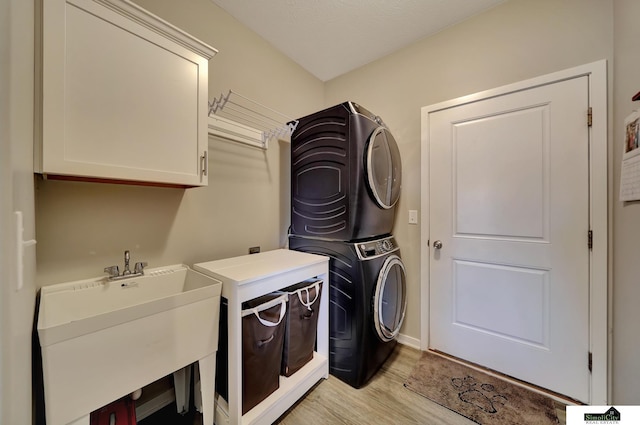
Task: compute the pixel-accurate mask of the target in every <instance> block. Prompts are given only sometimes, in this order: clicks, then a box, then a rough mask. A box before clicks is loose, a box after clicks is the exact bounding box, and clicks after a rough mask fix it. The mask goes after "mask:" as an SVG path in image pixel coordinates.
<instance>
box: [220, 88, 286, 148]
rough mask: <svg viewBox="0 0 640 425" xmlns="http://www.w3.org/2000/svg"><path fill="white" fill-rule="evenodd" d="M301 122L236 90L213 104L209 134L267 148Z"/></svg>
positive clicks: (230, 91) (222, 95) (222, 96)
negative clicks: (272, 140)
mask: <svg viewBox="0 0 640 425" xmlns="http://www.w3.org/2000/svg"><path fill="white" fill-rule="evenodd" d="M297 126H298V121H297V120H294V119H291V118H289V117H287V116H286V115H284V114H282V113H280V112H278V111H276V110H274V109H271V108H269V107H267V106H265V105H263V104H261V103H258V102H256V101H254V100H251V99H249V98H248V97H245V96H242V95H241V94H238V93H236V92H234V91H232V90H229V92H228V93H227V94H226V95H224V94H220V97H219V98H214V99H213V100H212V101H210V102H209V134H212V135H216V136H220V137H224V138H227V139H231V140H234V141H237V142H240V143H244V144H247V145H251V146H256V147H259V148H261V149H267V148H268V143H269V140H270V139H272V138H282V137H288V136H290V135H291V133H292V132H293V131H294V130H295V129H296V127H297Z"/></svg>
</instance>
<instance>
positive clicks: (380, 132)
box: [367, 127, 402, 209]
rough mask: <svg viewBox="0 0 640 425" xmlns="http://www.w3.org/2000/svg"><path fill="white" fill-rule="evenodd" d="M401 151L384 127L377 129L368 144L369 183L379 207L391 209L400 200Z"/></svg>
mask: <svg viewBox="0 0 640 425" xmlns="http://www.w3.org/2000/svg"><path fill="white" fill-rule="evenodd" d="M401 173H402V168H401V163H400V151H399V150H398V144H397V143H396V139H394V138H393V136H392V135H391V132H390V131H389V130H387V129H386V128H384V127H378V128H376V129H375V131H374V132H373V133H371V136H370V137H369V142H368V144H367V183H368V185H369V189H370V190H371V194H372V195H373V198H374V199H375V201H376V203H377V204H378V206H379V207H381V208H384V209H389V208H391V207H393V206H394V205H395V204H396V202H398V198H400V182H401Z"/></svg>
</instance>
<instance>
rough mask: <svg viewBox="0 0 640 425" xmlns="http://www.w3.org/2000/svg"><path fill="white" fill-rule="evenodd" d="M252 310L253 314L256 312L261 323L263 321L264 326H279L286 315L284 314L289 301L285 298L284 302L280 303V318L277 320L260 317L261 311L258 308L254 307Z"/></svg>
mask: <svg viewBox="0 0 640 425" xmlns="http://www.w3.org/2000/svg"><path fill="white" fill-rule="evenodd" d="M251 311H252V312H253V314H255V316H256V317H257V318H258V320H259V321H260V323H262V324H263V325H264V326H269V327H273V326H278V325H279V324H280V322H282V318H283V317H284V314H285V313H286V311H287V301H286V300H285V299H283V300H282V302H281V303H280V318H279V319H278V321H277V322H270V321H268V320H265V319H263V318H262V317H260V311H259V310H258V308H252V309H251Z"/></svg>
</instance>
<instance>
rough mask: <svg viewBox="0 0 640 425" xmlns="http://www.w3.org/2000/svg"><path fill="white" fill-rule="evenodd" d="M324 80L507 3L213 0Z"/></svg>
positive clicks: (489, 0)
mask: <svg viewBox="0 0 640 425" xmlns="http://www.w3.org/2000/svg"><path fill="white" fill-rule="evenodd" d="M212 1H213V2H214V3H215V4H217V5H218V6H220V7H221V8H223V9H224V10H226V11H227V12H228V13H229V14H231V15H232V16H233V17H235V18H236V19H237V20H238V21H240V22H242V23H243V24H244V25H246V26H247V27H249V28H251V29H252V30H253V31H255V32H256V33H258V34H259V35H260V36H262V37H263V38H264V39H265V40H267V41H268V42H270V43H271V44H272V45H274V46H275V47H276V48H278V49H279V50H280V51H282V52H283V53H284V54H285V55H287V56H288V57H290V58H291V59H293V60H294V61H295V62H297V63H298V64H300V65H301V66H302V67H304V68H305V69H306V70H308V71H309V72H311V73H312V74H313V75H315V76H316V77H318V78H319V79H320V80H322V81H327V80H330V79H332V78H334V77H337V76H338V75H340V74H343V73H345V72H348V71H351V70H352V69H355V68H358V67H360V66H362V65H364V64H366V63H369V62H372V61H374V60H376V59H378V58H381V57H383V56H385V55H387V54H389V53H391V52H393V51H395V50H398V49H400V48H402V47H404V46H406V45H408V44H410V43H412V42H414V41H416V40H419V39H421V38H424V37H426V36H428V35H431V34H434V33H436V32H438V31H440V30H442V29H443V28H446V27H448V26H450V25H453V24H455V23H458V22H460V21H462V20H464V19H466V18H468V17H470V16H473V15H475V14H478V13H480V12H482V11H484V10H486V9H489V8H491V7H494V6H496V5H497V4H499V3H503V2H504V1H506V0H212Z"/></svg>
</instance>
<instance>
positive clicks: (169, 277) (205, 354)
mask: <svg viewBox="0 0 640 425" xmlns="http://www.w3.org/2000/svg"><path fill="white" fill-rule="evenodd" d="M221 288H222V283H221V282H220V281H218V280H215V279H213V278H211V277H209V276H205V275H203V274H201V273H198V272H196V271H194V270H191V269H190V268H188V267H187V266H185V265H174V266H168V267H161V268H155V269H147V270H145V274H144V276H139V277H133V278H127V279H121V280H114V281H109V280H107V278H106V277H101V278H96V279H87V280H81V281H75V282H68V283H61V284H57V285H52V286H45V287H43V288H42V289H41V292H40V307H39V312H38V326H37V328H38V336H39V338H40V345H41V347H42V363H43V375H44V390H45V409H46V417H47V424H49V425H58V424H87V425H88V424H89V414H90V413H91V412H92V411H94V410H96V409H98V408H100V407H102V406H104V405H106V404H108V403H110V402H112V401H114V400H117V399H118V398H120V397H122V396H124V395H126V394H128V393H130V392H132V391H134V390H136V389H138V388H141V387H143V386H145V385H147V384H149V383H151V382H153V381H155V380H156V379H159V378H161V377H163V376H166V375H168V374H170V373H172V372H175V371H177V370H178V369H181V368H183V367H185V366H188V365H190V364H191V363H194V362H196V361H198V362H199V366H200V376H201V388H202V401H203V406H202V409H203V415H204V416H205V417H211V420H210V421H208V422H207V421H206V420H205V423H212V422H213V397H214V395H213V388H214V380H215V352H216V350H217V347H218V319H219V313H220V292H221Z"/></svg>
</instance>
